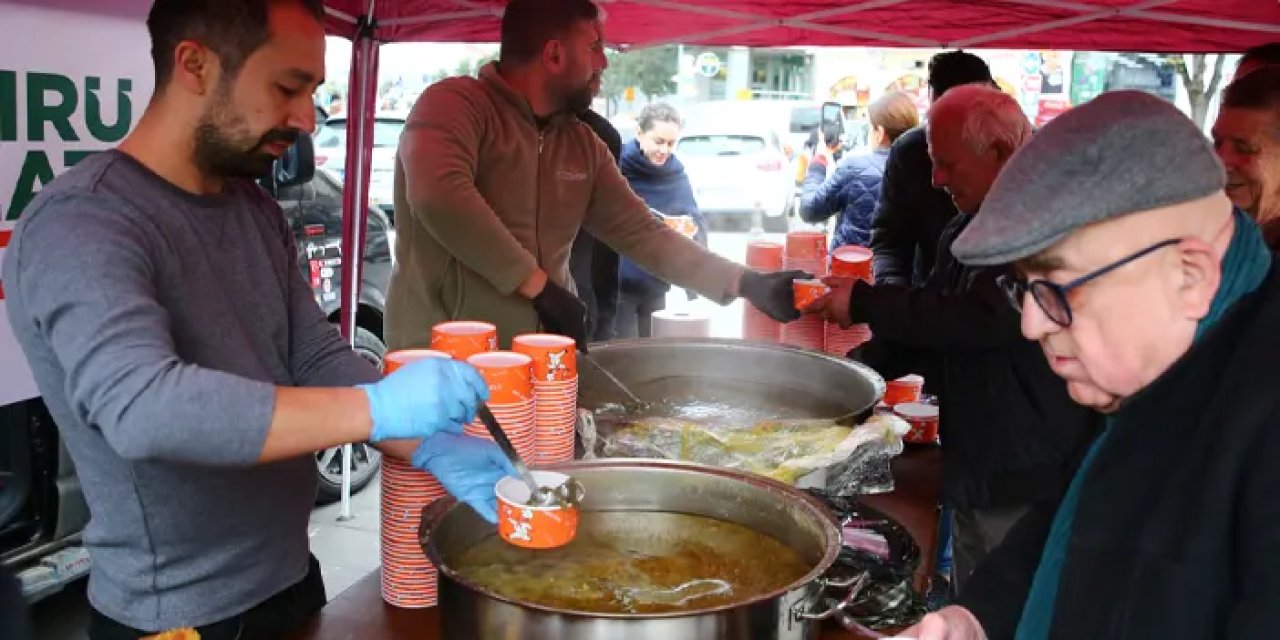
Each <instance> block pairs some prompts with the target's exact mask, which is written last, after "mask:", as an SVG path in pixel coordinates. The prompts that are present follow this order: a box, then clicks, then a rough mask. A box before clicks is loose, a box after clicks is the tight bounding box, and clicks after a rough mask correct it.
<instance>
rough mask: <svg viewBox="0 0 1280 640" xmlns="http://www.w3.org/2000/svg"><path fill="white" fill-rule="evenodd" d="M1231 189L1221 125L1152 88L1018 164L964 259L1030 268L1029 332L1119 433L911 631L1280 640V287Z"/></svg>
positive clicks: (1076, 120) (972, 234)
mask: <svg viewBox="0 0 1280 640" xmlns="http://www.w3.org/2000/svg"><path fill="white" fill-rule="evenodd" d="M1255 73H1256V72H1255ZM1225 186H1226V178H1225V173H1224V171H1223V168H1222V165H1221V164H1220V163H1219V161H1218V159H1217V158H1216V157H1215V155H1214V152H1213V149H1212V148H1211V147H1210V145H1209V143H1208V142H1207V141H1206V140H1205V138H1204V136H1203V135H1202V134H1201V132H1200V130H1199V128H1197V127H1196V125H1195V124H1194V123H1193V122H1191V120H1190V119H1188V118H1187V117H1186V116H1185V115H1183V114H1181V113H1180V112H1179V111H1178V110H1177V109H1176V108H1175V107H1174V106H1173V105H1171V104H1169V103H1168V102H1165V101H1163V100H1160V99H1159V98H1156V97H1153V96H1150V95H1147V94H1145V93H1141V92H1131V91H1122V92H1114V93H1106V94H1103V95H1101V96H1099V97H1098V98H1096V99H1095V100H1093V101H1092V102H1090V103H1088V104H1085V105H1082V106H1080V107H1077V108H1076V109H1074V110H1072V111H1070V112H1068V113H1066V114H1064V115H1062V116H1059V117H1058V118H1057V119H1055V120H1054V121H1053V122H1051V123H1049V124H1048V125H1047V126H1046V127H1045V128H1044V129H1043V130H1042V131H1040V132H1039V133H1038V134H1036V137H1035V138H1034V139H1033V140H1031V141H1030V142H1029V143H1028V144H1027V145H1026V146H1025V147H1023V149H1022V150H1020V151H1019V152H1018V154H1017V155H1016V156H1014V158H1013V160H1012V161H1011V162H1010V163H1009V165H1008V166H1007V167H1005V169H1004V171H1003V172H1002V173H1001V174H1000V177H999V178H998V179H997V181H996V184H995V186H994V187H993V188H992V191H991V194H990V195H989V196H988V198H987V200H986V202H985V203H984V204H983V206H982V211H981V213H980V214H979V215H978V216H977V217H976V218H975V222H974V223H973V224H972V225H970V226H969V228H968V229H966V230H965V232H964V233H963V234H961V236H960V237H959V238H958V239H957V240H956V241H955V243H954V244H953V247H952V248H953V251H954V253H955V255H956V257H957V258H958V259H960V260H961V261H963V262H964V263H965V264H967V265H972V266H975V267H978V266H982V265H999V264H1009V263H1014V265H1015V269H1016V275H1015V276H1014V277H1012V278H1010V279H1008V280H1007V281H1005V284H1006V285H1007V289H1008V291H1009V293H1010V301H1011V302H1012V303H1013V304H1014V305H1016V307H1017V308H1018V309H1019V310H1020V312H1021V314H1022V332H1023V334H1024V335H1025V336H1026V337H1027V338H1029V339H1031V340H1034V341H1036V342H1038V343H1039V346H1040V347H1041V348H1042V349H1043V351H1044V356H1045V358H1046V359H1047V360H1048V362H1049V364H1050V366H1051V367H1052V368H1053V370H1054V372H1055V373H1057V374H1058V375H1059V376H1060V377H1061V378H1062V379H1063V380H1065V381H1066V387H1067V390H1068V391H1069V392H1070V394H1071V397H1072V398H1074V399H1075V400H1076V401H1077V402H1079V403H1080V404H1082V405H1085V406H1089V407H1093V408H1095V409H1098V410H1099V411H1102V412H1104V413H1106V414H1107V416H1106V422H1105V426H1104V428H1103V430H1102V432H1101V434H1100V435H1099V436H1098V438H1097V439H1096V440H1095V441H1094V443H1093V444H1092V445H1090V447H1089V448H1088V450H1087V452H1086V453H1085V454H1084V455H1082V456H1081V458H1080V461H1079V462H1078V465H1077V468H1076V470H1075V472H1074V473H1073V476H1072V478H1071V479H1070V481H1069V482H1066V483H1064V486H1063V488H1062V489H1061V490H1060V491H1059V493H1058V496H1056V497H1055V498H1054V499H1052V500H1049V501H1046V502H1045V503H1044V504H1042V505H1038V506H1037V507H1036V508H1035V509H1033V510H1032V512H1031V513H1029V514H1028V515H1027V517H1026V518H1024V519H1023V520H1022V522H1020V523H1019V524H1018V526H1017V527H1016V528H1015V529H1014V530H1013V532H1012V533H1010V535H1009V539H1008V540H1007V541H1006V543H1005V544H1004V545H1002V546H1001V547H1000V548H998V549H996V550H995V551H993V552H992V554H991V555H990V556H989V557H988V559H987V560H986V561H985V562H984V563H983V564H982V566H980V567H979V568H978V570H977V572H975V573H974V575H973V576H972V578H971V579H970V581H969V584H968V585H967V587H966V589H965V591H964V592H963V593H961V594H960V600H959V605H958V606H953V607H947V608H945V609H943V610H941V611H939V612H938V613H936V614H933V615H930V616H928V617H926V618H925V619H924V620H923V621H921V624H919V625H917V626H916V627H915V628H913V629H911V630H909V631H907V632H906V633H905V634H904V635H906V636H912V637H916V638H920V640H978V639H985V638H1017V639H1018V640H1045V639H1047V638H1108V639H1124V638H1133V639H1135V640H1136V639H1143V640H1146V639H1148V638H1160V639H1162V640H1168V639H1175V640H1176V639H1179V638H1188V639H1190V638H1271V637H1275V635H1276V633H1277V629H1280V607H1277V606H1276V596H1277V593H1280V555H1277V553H1276V549H1277V548H1280V500H1277V498H1276V490H1277V488H1278V487H1280V464H1277V460H1278V459H1280V395H1278V394H1276V392H1275V390H1276V389H1277V388H1280V369H1277V368H1276V366H1275V360H1276V356H1277V354H1278V353H1280V333H1278V332H1277V331H1276V327H1277V326H1280V277H1278V276H1277V273H1276V270H1275V269H1274V267H1273V260H1272V254H1271V252H1270V251H1268V249H1267V246H1266V244H1265V243H1264V242H1263V239H1262V234H1261V233H1260V231H1259V229H1258V226H1257V224H1255V223H1254V222H1253V221H1252V220H1251V219H1250V218H1249V217H1248V216H1247V215H1245V213H1244V212H1242V211H1240V210H1239V209H1234V210H1233V207H1232V204H1231V201H1230V200H1229V199H1228V198H1227V196H1226V194H1225V193H1224V187H1225Z"/></svg>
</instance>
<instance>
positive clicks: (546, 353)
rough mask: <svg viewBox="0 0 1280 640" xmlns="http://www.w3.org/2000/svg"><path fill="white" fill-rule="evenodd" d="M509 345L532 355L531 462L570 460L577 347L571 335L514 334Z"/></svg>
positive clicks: (575, 417) (575, 412)
mask: <svg viewBox="0 0 1280 640" xmlns="http://www.w3.org/2000/svg"><path fill="white" fill-rule="evenodd" d="M511 348H512V350H513V351H516V352H517V353H523V354H525V355H527V356H529V357H530V358H532V359H533V406H534V410H535V413H536V415H537V420H536V426H535V429H534V450H535V453H534V458H533V460H532V463H533V464H539V465H547V464H559V463H562V462H572V461H573V444H574V432H575V429H576V427H577V422H578V348H577V345H576V343H574V341H573V338H569V337H566V336H557V335H552V334H547V333H531V334H525V335H522V336H516V338H515V339H514V340H512V341H511Z"/></svg>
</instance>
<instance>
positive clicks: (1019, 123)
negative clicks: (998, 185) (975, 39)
mask: <svg viewBox="0 0 1280 640" xmlns="http://www.w3.org/2000/svg"><path fill="white" fill-rule="evenodd" d="M927 135H928V139H929V156H930V158H932V160H933V185H934V186H935V187H939V188H942V189H946V191H947V193H949V194H950V195H951V200H952V201H953V202H954V203H955V205H956V208H957V209H959V210H960V211H962V212H964V213H969V214H973V213H977V211H978V207H979V206H980V205H981V204H982V202H983V200H985V199H986V197H987V193H988V192H989V191H990V190H991V185H992V183H993V182H995V179H996V176H997V175H999V173H1000V170H1001V169H1002V168H1003V167H1004V164H1005V162H1007V161H1008V160H1009V158H1010V157H1011V156H1012V155H1013V152H1014V151H1017V150H1018V147H1021V146H1022V143H1023V142H1025V141H1026V140H1027V138H1029V137H1031V123H1030V122H1028V121H1027V116H1026V115H1024V114H1023V113H1022V109H1021V108H1020V107H1019V106H1018V103H1017V101H1015V100H1014V99H1013V97H1012V96H1010V95H1008V94H1006V93H1004V92H1003V91H1000V90H999V89H995V88H993V87H991V86H990V85H986V84H967V85H963V86H959V87H956V88H954V89H952V90H950V91H948V92H947V93H946V95H944V96H942V97H941V98H939V99H938V100H937V102H934V103H933V106H932V107H930V109H929V124H928V131H927Z"/></svg>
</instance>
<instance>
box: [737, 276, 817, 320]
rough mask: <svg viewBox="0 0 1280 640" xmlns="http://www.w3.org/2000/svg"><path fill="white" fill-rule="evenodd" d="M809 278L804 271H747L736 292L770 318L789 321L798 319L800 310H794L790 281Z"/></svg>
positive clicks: (793, 291) (794, 301)
mask: <svg viewBox="0 0 1280 640" xmlns="http://www.w3.org/2000/svg"><path fill="white" fill-rule="evenodd" d="M810 278H813V275H812V274H809V273H805V272H804V271H779V272H776V273H760V272H759V271H747V272H746V273H744V274H742V281H741V282H740V283H739V284H738V293H740V294H742V297H744V298H746V299H747V301H748V302H750V303H751V304H752V305H754V306H755V308H757V309H759V310H760V311H762V312H764V314H765V315H767V316H769V317H770V318H773V319H774V320H777V321H778V322H791V321H792V320H799V319H800V312H799V311H797V310H796V294H795V290H794V289H793V288H792V285H791V283H792V282H794V281H796V280H807V279H810Z"/></svg>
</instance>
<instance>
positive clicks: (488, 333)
mask: <svg viewBox="0 0 1280 640" xmlns="http://www.w3.org/2000/svg"><path fill="white" fill-rule="evenodd" d="M431 348H432V349H435V350H436V351H443V352H445V353H447V354H449V355H450V356H452V357H453V358H454V359H455V360H466V359H467V358H470V357H471V356H473V355H475V354H477V353H484V352H486V351H494V350H496V349H497V348H498V328H497V327H495V326H493V325H491V324H489V323H488V322H475V321H470V320H457V321H453V322H441V323H440V324H438V325H436V326H434V327H432V328H431Z"/></svg>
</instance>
